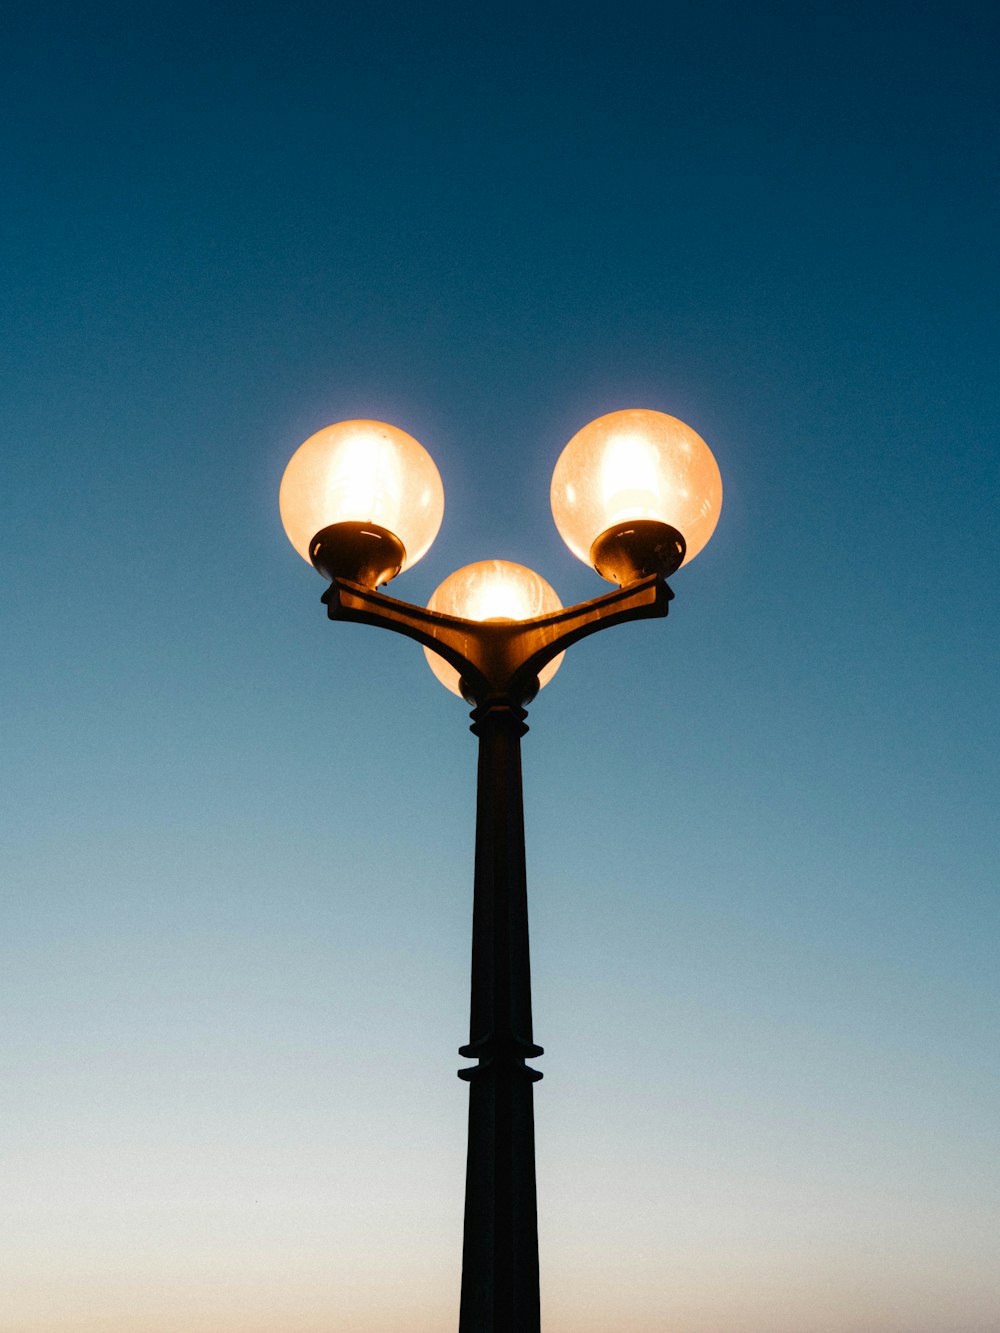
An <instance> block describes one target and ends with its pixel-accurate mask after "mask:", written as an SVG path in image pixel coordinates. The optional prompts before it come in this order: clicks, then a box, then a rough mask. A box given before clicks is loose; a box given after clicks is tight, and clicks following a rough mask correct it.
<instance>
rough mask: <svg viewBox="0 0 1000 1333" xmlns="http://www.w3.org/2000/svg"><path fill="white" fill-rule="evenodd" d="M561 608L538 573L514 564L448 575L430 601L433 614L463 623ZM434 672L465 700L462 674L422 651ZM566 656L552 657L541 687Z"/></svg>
mask: <svg viewBox="0 0 1000 1333" xmlns="http://www.w3.org/2000/svg"><path fill="white" fill-rule="evenodd" d="M561 608H562V602H560V600H559V598H558V596H557V595H556V592H555V589H554V588H552V587H551V586H550V585H549V584H548V583H546V582H545V580H544V579H543V578H542V576H541V575H540V574H536V573H535V572H534V570H531V569H526V568H525V566H524V565H515V564H514V563H513V562H512V561H510V560H479V561H477V562H476V564H474V565H465V566H463V568H462V569H457V570H456V571H455V573H454V574H449V575H448V577H447V578H446V579H445V581H444V582H443V583H442V584H441V585H440V586H439V587H438V588H436V589H435V591H434V593H433V594H432V596H431V599H430V601H429V602H428V603H427V609H428V610H429V611H440V612H442V613H443V614H444V615H447V616H461V617H462V619H463V620H531V619H533V618H534V617H535V616H544V615H548V614H549V612H550V611H559V610H560V609H561ZM424 655H425V656H426V658H427V662H428V664H429V666H430V669H431V670H432V671H433V672H434V674H435V676H437V678H438V680H439V681H440V682H441V684H442V685H444V686H445V687H446V688H447V689H449V690H451V692H452V694H457V695H459V696H461V693H462V691H461V690H460V689H459V687H458V681H459V675H458V672H457V671H456V670H455V668H454V667H453V666H450V665H449V664H448V663H447V662H446V661H445V660H444V658H443V657H439V656H438V655H437V653H435V652H432V651H431V649H430V648H425V649H424ZM564 656H565V653H560V654H559V656H558V657H555V658H553V660H552V661H551V662H549V663H548V665H547V666H545V667H543V668H542V670H541V672H540V673H539V676H538V683H539V687H541V686H542V685H547V684H548V682H549V681H550V680H551V679H552V677H553V676H554V675H555V674H556V672H557V671H558V670H559V666H560V663H561V662H562V660H563V657H564Z"/></svg>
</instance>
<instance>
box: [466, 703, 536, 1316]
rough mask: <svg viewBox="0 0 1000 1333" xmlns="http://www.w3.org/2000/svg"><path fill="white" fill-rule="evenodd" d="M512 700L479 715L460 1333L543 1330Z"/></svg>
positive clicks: (516, 720)
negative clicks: (471, 1064)
mask: <svg viewBox="0 0 1000 1333" xmlns="http://www.w3.org/2000/svg"><path fill="white" fill-rule="evenodd" d="M526 717H527V713H526V712H525V710H524V709H523V708H520V707H519V706H518V705H516V704H513V703H503V702H491V703H487V704H484V705H482V706H481V707H479V708H476V709H474V710H473V713H472V719H473V725H472V731H473V732H474V733H475V734H476V735H477V736H478V737H479V773H478V789H477V791H478V796H477V808H476V875H475V894H474V900H473V923H472V1005H471V1020H470V1033H469V1044H468V1046H463V1047H461V1049H460V1051H459V1054H460V1055H463V1056H465V1057H466V1058H468V1059H478V1060H479V1064H478V1065H476V1066H475V1067H474V1068H472V1069H463V1070H460V1071H459V1078H463V1079H465V1080H466V1081H467V1082H468V1084H469V1150H468V1159H467V1166H466V1184H465V1243H464V1248H463V1254H462V1307H461V1316H460V1321H459V1333H539V1328H540V1316H539V1304H538V1219H537V1206H536V1195H535V1127H534V1113H533V1107H532V1084H533V1083H534V1082H536V1080H538V1079H540V1078H541V1077H542V1076H541V1074H540V1073H539V1072H538V1071H537V1070H534V1069H529V1068H528V1067H527V1066H526V1065H525V1063H524V1062H525V1060H526V1059H529V1058H531V1057H532V1056H536V1055H541V1054H542V1048H541V1047H540V1046H536V1045H535V1044H534V1042H533V1040H532V1030H531V970H530V964H529V957H528V897H527V882H526V877H525V864H524V805H523V800H522V795H521V737H522V736H523V735H524V733H525V732H526V731H527V730H528V728H527V727H526V726H525V722H524V719H525V718H526Z"/></svg>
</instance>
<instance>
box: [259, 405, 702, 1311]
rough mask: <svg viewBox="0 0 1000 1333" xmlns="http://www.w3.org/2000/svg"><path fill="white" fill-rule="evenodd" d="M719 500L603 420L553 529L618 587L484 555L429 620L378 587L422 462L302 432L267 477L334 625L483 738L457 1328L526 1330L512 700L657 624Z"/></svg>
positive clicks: (401, 560) (528, 1264)
mask: <svg viewBox="0 0 1000 1333" xmlns="http://www.w3.org/2000/svg"><path fill="white" fill-rule="evenodd" d="M721 504H722V479H721V477H720V475H719V469H718V466H717V465H716V462H715V459H714V458H713V456H712V453H711V451H710V449H709V448H708V445H707V444H706V443H705V442H704V440H702V439H701V437H700V436H698V435H696V434H695V432H694V431H693V430H691V428H690V427H689V426H685V425H684V423H683V422H681V421H678V420H676V418H674V417H670V416H667V415H666V414H665V413H663V412H653V411H648V410H645V409H634V410H628V411H623V412H612V413H609V414H608V415H607V416H603V417H599V418H598V419H597V420H596V421H592V422H591V423H590V424H589V425H588V426H585V427H584V428H583V429H582V430H581V431H579V432H578V433H577V434H576V435H574V436H573V438H572V439H571V440H570V442H569V444H567V445H566V447H565V449H564V450H563V452H562V453H561V455H560V456H559V459H558V461H557V463H556V466H555V471H554V473H553V477H552V514H553V517H554V519H555V522H556V527H557V528H558V529H559V532H560V534H561V535H562V537H563V540H564V541H565V542H566V544H567V546H569V548H570V550H571V551H572V552H573V553H574V555H577V556H579V558H580V559H581V560H583V561H584V562H585V563H587V564H590V565H592V566H593V567H594V568H595V569H596V570H597V571H598V573H599V574H601V575H602V576H603V577H604V578H606V579H608V580H609V581H610V582H612V583H616V584H618V587H617V589H616V590H615V591H614V592H610V593H607V594H605V595H604V596H603V597H595V598H593V599H592V600H590V601H588V602H581V603H579V604H578V605H577V606H571V607H566V608H563V607H562V606H561V604H560V602H559V598H558V597H557V596H556V594H555V592H554V591H553V589H552V588H551V587H550V586H549V584H548V583H546V581H545V580H544V579H543V578H542V577H541V576H540V575H538V574H536V573H534V572H533V571H532V570H530V569H526V568H525V567H524V566H523V565H516V564H513V563H511V562H509V561H504V560H483V561H479V562H477V563H476V564H472V565H466V566H465V567H464V568H463V569H460V570H457V571H456V572H455V573H454V574H452V575H450V576H449V577H448V578H447V579H445V581H444V582H443V583H442V584H441V585H440V587H439V588H437V590H436V591H435V592H434V594H433V596H432V597H431V599H430V601H429V603H428V605H427V607H426V608H424V607H420V606H413V605H411V604H410V603H408V602H401V601H399V600H397V599H396V598H393V597H388V596H387V595H386V594H384V593H381V592H379V591H378V587H379V585H381V584H384V583H388V582H389V580H390V579H392V578H394V577H395V575H396V574H398V573H399V572H400V571H401V570H404V569H408V568H409V567H410V566H411V565H413V564H415V563H416V561H417V560H419V559H420V557H421V556H422V555H424V554H425V552H426V551H427V550H428V548H429V547H430V545H431V542H432V541H433V540H434V538H435V536H436V535H437V531H438V528H439V527H440V525H441V518H442V516H443V513H444V491H443V488H442V485H441V478H440V476H439V475H438V471H437V468H436V467H435V466H434V463H433V461H432V459H431V457H430V455H429V454H428V453H427V451H426V450H425V449H424V448H423V447H422V446H421V445H420V444H418V443H417V441H416V440H415V439H413V437H412V436H410V435H407V434H406V432H405V431H401V430H398V429H397V428H396V427H394V426H388V425H386V424H384V423H383V422H378V421H343V422H340V423H339V424H337V425H335V426H328V427H327V428H326V429H325V430H321V431H319V432H317V434H315V435H313V436H312V437H311V438H310V439H308V440H307V441H306V442H305V444H303V445H302V446H301V447H300V448H299V449H298V451H297V452H296V453H295V454H294V456H293V457H292V459H291V461H290V463H289V464H288V467H287V469H286V471H285V475H284V477H283V478H282V482H281V495H280V508H281V517H282V521H283V523H284V525H285V531H286V532H287V533H288V537H289V540H290V541H291V542H292V545H293V546H294V547H295V549H296V550H297V551H298V552H299V554H300V555H301V556H302V557H303V558H304V559H306V560H309V561H311V563H312V564H313V565H314V566H315V567H316V569H317V570H319V572H320V573H321V574H322V575H324V577H326V578H327V579H329V580H330V586H329V588H328V589H327V590H326V592H325V593H324V594H323V599H322V600H323V602H324V603H325V604H326V607H327V613H328V615H329V618H330V619H331V620H352V621H359V622H361V623H363V624H367V625H377V626H380V627H381V628H383V629H389V630H394V631H395V632H396V633H398V634H404V635H406V636H407V637H408V638H411V639H415V640H416V641H417V642H418V643H420V644H422V645H423V647H424V651H425V653H426V654H427V660H428V662H429V663H430V666H431V669H432V670H433V672H434V674H435V675H436V676H437V677H438V679H439V680H440V681H441V682H442V683H443V684H444V685H445V686H447V688H448V689H450V690H452V692H453V693H455V694H458V695H460V696H461V697H462V698H464V699H465V700H466V701H467V702H468V703H470V704H472V705H473V708H472V714H471V716H472V731H473V732H474V733H475V734H476V736H478V738H479V768H478V782H477V804H476V865H475V887H474V894H473V922H472V1000H471V1018H470V1031H469V1042H468V1044H467V1045H465V1046H462V1047H460V1049H459V1054H460V1055H462V1056H464V1057H465V1058H466V1059H469V1060H476V1061H477V1062H478V1063H477V1064H475V1065H473V1066H471V1067H470V1068H467V1069H462V1070H460V1071H459V1078H462V1079H465V1081H466V1082H467V1083H468V1084H469V1139H468V1158H467V1165H466V1187H465V1240H464V1247H463V1255H462V1300H461V1314H460V1319H459V1333H538V1330H539V1305H538V1224H537V1215H536V1201H535V1141H534V1115H533V1106H532V1084H533V1083H535V1082H536V1081H537V1080H538V1079H540V1078H541V1077H542V1075H541V1074H540V1073H539V1072H538V1071H537V1070H535V1069H532V1068H530V1067H529V1066H528V1065H527V1064H526V1063H525V1062H526V1060H528V1059H531V1058H532V1057H534V1056H538V1055H541V1054H542V1048H541V1047H540V1046H536V1045H535V1042H534V1037H533V1034H532V1023H531V974H530V967H529V955H528V899H527V885H526V878H525V860H524V811H523V802H522V795H521V737H522V735H524V733H525V732H526V731H527V729H528V728H527V727H526V725H525V718H526V717H527V710H526V705H527V704H528V703H530V702H531V700H532V699H533V698H534V697H535V695H536V694H537V692H538V690H539V689H541V688H542V686H544V685H545V684H547V683H548V681H549V680H551V679H552V677H553V675H554V674H555V672H556V671H557V669H558V667H559V664H560V663H561V661H562V657H563V654H564V652H565V650H566V649H567V648H568V647H569V646H570V645H571V644H574V643H576V642H577V640H579V639H582V638H585V637H586V636H587V635H589V634H593V633H595V632H596V631H597V630H600V629H606V628H608V627H609V626H611V625H619V624H622V623H624V622H625V621H629V620H640V619H646V618H649V617H658V616H665V615H666V614H667V610H668V606H669V603H670V601H671V600H672V598H673V593H672V592H671V590H670V588H669V587H668V586H667V584H666V582H665V580H666V578H667V577H668V576H669V575H670V574H672V573H673V572H674V571H675V570H677V569H678V568H680V566H681V565H682V564H684V563H685V562H686V561H687V560H690V559H692V557H693V556H695V555H696V554H697V553H698V551H700V550H701V548H702V547H703V546H704V545H705V543H706V542H707V541H708V539H709V537H711V535H712V532H713V530H714V528H715V525H716V522H717V521H718V517H719V510H720V507H721Z"/></svg>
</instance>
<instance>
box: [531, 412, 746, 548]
mask: <svg viewBox="0 0 1000 1333" xmlns="http://www.w3.org/2000/svg"><path fill="white" fill-rule="evenodd" d="M721 508H722V477H721V476H720V474H719V468H718V464H717V463H716V461H715V459H714V457H713V456H712V451H711V450H710V449H709V447H708V445H707V444H706V443H705V441H704V440H703V439H702V438H701V436H700V435H697V434H696V433H695V432H694V431H693V430H692V429H691V427H690V426H685V424H684V422H683V421H678V420H677V418H676V417H671V416H667V414H666V413H665V412H654V411H650V410H647V409H644V408H631V409H629V410H627V411H624V412H610V413H609V414H608V415H607V416H603V417H598V418H597V420H596V421H592V422H591V423H590V424H589V425H588V426H584V428H583V429H582V430H581V431H578V432H577V433H576V435H574V436H573V438H572V439H571V440H570V442H569V444H567V446H566V448H565V449H564V450H563V451H562V453H561V454H560V455H559V459H558V461H557V462H556V466H555V471H554V472H553V474H552V516H553V518H554V519H555V522H556V527H557V528H558V529H559V534H560V536H561V537H562V539H563V541H564V542H565V543H566V545H567V546H568V547H569V549H570V550H571V551H572V552H573V554H574V555H576V556H578V557H579V558H580V559H581V560H582V561H583V562H584V563H585V564H588V565H590V564H596V561H595V557H594V552H593V547H594V544H595V542H596V541H597V539H598V538H599V537H602V536H604V535H606V534H607V533H609V531H614V530H615V529H623V528H625V527H627V525H629V524H633V523H636V522H638V523H640V524H643V523H647V522H648V521H650V520H652V521H653V522H655V523H661V524H669V525H670V527H671V528H674V529H676V530H677V532H678V533H680V534H681V536H682V537H683V539H684V543H686V554H685V555H684V559H683V563H684V564H686V563H687V562H688V561H689V560H692V559H693V558H694V557H695V556H696V555H697V554H698V552H699V551H700V550H701V549H702V547H703V546H704V545H705V543H706V542H707V541H708V539H709V537H711V535H712V533H713V532H714V530H715V525H716V523H717V522H718V520H719V511H720V509H721ZM679 549H681V550H683V547H680V548H679ZM678 560H680V556H678ZM601 572H603V570H602V571H601Z"/></svg>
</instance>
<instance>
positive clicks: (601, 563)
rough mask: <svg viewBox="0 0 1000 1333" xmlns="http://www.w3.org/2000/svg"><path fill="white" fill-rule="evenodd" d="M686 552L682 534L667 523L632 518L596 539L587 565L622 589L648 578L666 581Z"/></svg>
mask: <svg viewBox="0 0 1000 1333" xmlns="http://www.w3.org/2000/svg"><path fill="white" fill-rule="evenodd" d="M686 552H687V543H686V542H685V540H684V537H683V534H682V533H680V532H678V531H677V529H676V528H672V527H671V526H670V524H669V523H660V522H659V520H657V519H655V518H634V519H630V520H629V521H628V522H627V523H616V524H615V526H614V527H613V528H607V529H606V530H605V531H604V532H602V533H601V535H600V536H599V537H597V538H595V540H594V544H593V545H592V546H591V548H590V563H591V564H592V565H593V566H594V568H595V569H596V570H597V572H598V574H600V575H601V577H602V578H605V579H608V580H609V581H610V582H612V583H617V584H618V585H619V586H620V587H622V588H624V587H626V586H627V585H628V584H630V583H635V582H636V581H637V580H638V579H642V578H646V577H647V576H648V575H650V574H658V575H659V576H660V578H664V579H665V578H669V576H670V575H671V574H673V573H674V571H675V570H677V569H679V568H680V567H681V565H682V564H683V563H684V556H685V554H686Z"/></svg>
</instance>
